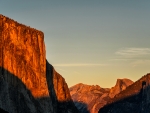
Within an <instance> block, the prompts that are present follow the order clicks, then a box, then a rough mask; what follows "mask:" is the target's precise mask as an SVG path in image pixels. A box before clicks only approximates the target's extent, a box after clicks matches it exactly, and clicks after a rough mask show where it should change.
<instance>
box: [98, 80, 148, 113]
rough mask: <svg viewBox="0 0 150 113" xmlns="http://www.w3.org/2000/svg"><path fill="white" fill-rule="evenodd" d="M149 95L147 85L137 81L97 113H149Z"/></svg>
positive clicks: (145, 82) (144, 82)
mask: <svg viewBox="0 0 150 113" xmlns="http://www.w3.org/2000/svg"><path fill="white" fill-rule="evenodd" d="M137 89H138V90H139V89H140V90H139V91H138V90H137ZM130 92H131V95H130ZM149 93H150V86H149V83H148V82H147V81H142V80H139V81H137V82H135V83H134V84H133V85H131V86H129V87H128V88H127V89H126V90H124V91H122V92H121V93H120V94H118V95H116V97H115V98H114V99H112V100H110V101H109V102H108V104H107V105H106V106H104V107H103V108H101V109H100V110H99V112H98V113H150V109H149V108H150V96H149ZM127 95H128V96H127ZM129 95H130V96H129Z"/></svg>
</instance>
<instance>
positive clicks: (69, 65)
mask: <svg viewBox="0 0 150 113" xmlns="http://www.w3.org/2000/svg"><path fill="white" fill-rule="evenodd" d="M107 65H108V64H88V63H87V64H86V63H85V64H84V63H83V64H82V63H79V64H78V63H77V64H75V63H73V64H54V66H56V67H83V66H107Z"/></svg>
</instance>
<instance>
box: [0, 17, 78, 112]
mask: <svg viewBox="0 0 150 113" xmlns="http://www.w3.org/2000/svg"><path fill="white" fill-rule="evenodd" d="M0 108H1V109H3V110H5V111H7V112H9V113H78V110H77V109H76V107H75V106H74V103H73V101H72V99H71V96H70V93H69V89H68V86H67V84H66V82H65V79H64V78H63V77H62V76H61V75H60V74H58V73H57V72H56V71H55V70H54V68H53V66H52V65H50V64H49V63H48V62H47V61H46V55H45V44H44V34H43V33H42V32H41V31H38V30H36V29H33V28H30V27H27V26H25V25H22V24H19V23H18V22H16V21H14V20H12V19H9V18H7V17H5V16H3V15H0Z"/></svg>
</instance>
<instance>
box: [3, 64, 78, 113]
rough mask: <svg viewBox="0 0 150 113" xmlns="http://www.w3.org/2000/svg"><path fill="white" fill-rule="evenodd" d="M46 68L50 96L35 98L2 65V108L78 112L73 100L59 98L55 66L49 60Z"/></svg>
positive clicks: (22, 111)
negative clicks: (55, 86) (60, 100)
mask: <svg viewBox="0 0 150 113" xmlns="http://www.w3.org/2000/svg"><path fill="white" fill-rule="evenodd" d="M46 68H47V70H46V79H47V83H48V89H49V93H50V97H40V98H34V97H33V95H32V94H31V92H30V90H28V89H27V88H26V86H25V84H24V83H23V82H22V81H21V80H20V79H19V78H18V77H17V76H15V75H14V74H12V73H11V72H9V71H8V70H6V69H4V68H3V67H0V108H1V109H2V110H5V111H7V112H9V113H44V111H45V110H46V111H49V112H52V113H68V112H69V113H78V110H77V108H76V107H74V103H73V102H72V101H66V102H59V101H58V100H57V96H56V92H55V90H54V85H53V67H52V65H50V64H49V63H48V62H47V63H46ZM0 112H1V111H0ZM7 112H6V113H7ZM1 113H3V112H1ZM4 113H5V112H4Z"/></svg>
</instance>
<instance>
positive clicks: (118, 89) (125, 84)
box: [109, 78, 133, 98]
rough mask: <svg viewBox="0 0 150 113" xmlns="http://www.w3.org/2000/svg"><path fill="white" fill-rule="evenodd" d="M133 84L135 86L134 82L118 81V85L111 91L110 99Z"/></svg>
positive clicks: (127, 80)
mask: <svg viewBox="0 0 150 113" xmlns="http://www.w3.org/2000/svg"><path fill="white" fill-rule="evenodd" d="M131 84H133V81H131V80H129V79H126V78H125V79H117V82H116V85H115V86H114V87H112V88H111V89H110V92H109V97H110V98H114V96H115V95H116V94H118V93H120V92H121V91H123V90H125V89H126V88H127V87H128V86H129V85H131Z"/></svg>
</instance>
